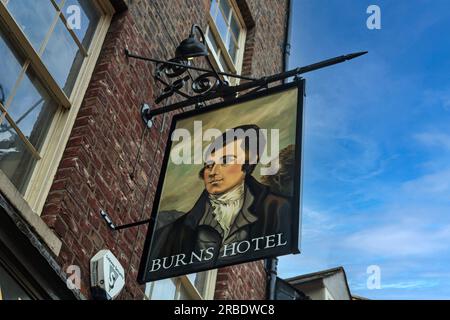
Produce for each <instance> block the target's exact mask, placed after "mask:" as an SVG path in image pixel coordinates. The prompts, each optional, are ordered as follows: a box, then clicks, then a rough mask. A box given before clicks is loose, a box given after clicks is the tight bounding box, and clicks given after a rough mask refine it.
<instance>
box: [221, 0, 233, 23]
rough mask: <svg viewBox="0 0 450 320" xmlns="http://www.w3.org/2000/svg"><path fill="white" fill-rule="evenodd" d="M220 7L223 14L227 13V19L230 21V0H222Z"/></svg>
mask: <svg viewBox="0 0 450 320" xmlns="http://www.w3.org/2000/svg"><path fill="white" fill-rule="evenodd" d="M220 8H221V9H222V11H223V14H224V15H225V21H228V17H229V16H230V11H231V8H230V4H229V3H228V0H220Z"/></svg>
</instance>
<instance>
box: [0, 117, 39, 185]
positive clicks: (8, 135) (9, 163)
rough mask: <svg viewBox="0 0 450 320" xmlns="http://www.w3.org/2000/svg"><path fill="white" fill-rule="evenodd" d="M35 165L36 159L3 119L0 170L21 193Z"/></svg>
mask: <svg viewBox="0 0 450 320" xmlns="http://www.w3.org/2000/svg"><path fill="white" fill-rule="evenodd" d="M35 165H36V159H35V158H34V157H33V156H32V155H31V153H30V152H29V151H28V149H27V148H26V146H25V144H24V143H23V142H22V140H20V138H19V136H18V135H17V133H16V132H15V131H14V129H13V128H12V127H11V125H10V124H9V123H8V121H7V120H4V121H3V122H2V123H1V124H0V170H2V171H3V173H4V174H5V175H6V176H7V177H8V178H9V180H10V181H11V182H12V183H13V184H14V185H15V186H16V188H17V189H18V190H19V191H20V192H22V193H23V192H24V191H25V187H26V185H27V183H28V181H29V178H30V175H31V172H32V170H33V168H34V166H35Z"/></svg>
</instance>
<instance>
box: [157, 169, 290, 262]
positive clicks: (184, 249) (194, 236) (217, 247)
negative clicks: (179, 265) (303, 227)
mask: <svg viewBox="0 0 450 320" xmlns="http://www.w3.org/2000/svg"><path fill="white" fill-rule="evenodd" d="M244 194H245V196H244V202H243V206H242V209H241V210H240V211H239V213H238V215H237V216H236V218H235V219H234V221H233V222H232V224H231V227H230V231H229V233H228V235H227V237H226V238H225V239H224V238H223V236H224V233H223V230H222V228H221V227H220V225H219V224H218V223H217V222H216V221H213V220H212V219H205V217H206V216H207V215H210V214H211V206H210V204H209V199H208V193H207V192H206V190H205V191H203V193H202V194H201V196H200V197H199V199H198V200H197V202H196V203H195V205H194V207H193V208H192V209H191V210H190V211H189V212H187V213H186V214H184V215H183V216H181V217H180V218H178V219H177V220H175V221H174V222H172V223H169V224H168V225H166V226H163V227H161V228H160V229H158V230H157V231H156V233H155V235H154V237H153V242H154V243H153V244H152V255H151V259H158V258H163V257H170V256H174V255H177V254H186V255H187V256H189V255H190V254H191V252H192V251H195V252H197V253H198V252H200V250H202V249H206V248H210V247H214V259H212V260H211V261H209V262H208V263H209V264H210V267H216V266H220V265H221V264H225V263H226V264H231V263H233V261H234V260H238V259H242V255H234V256H228V257H222V253H223V251H222V250H223V246H224V245H226V244H230V243H235V242H240V241H244V240H247V241H250V240H251V239H254V238H258V237H265V236H269V235H275V234H280V233H282V234H283V236H282V237H283V241H287V244H286V245H285V246H284V247H283V248H270V249H265V250H257V251H255V250H249V251H248V253H246V254H248V255H249V256H248V257H247V256H246V259H245V260H256V259H257V258H259V256H267V255H268V254H270V253H271V252H273V255H277V254H276V253H277V251H279V250H280V249H282V250H283V251H286V250H287V249H289V250H290V249H291V246H292V245H291V243H292V237H291V236H292V233H291V230H292V221H291V220H292V219H291V217H292V212H291V207H292V206H291V200H290V199H288V198H286V197H283V196H280V195H276V194H274V193H271V192H270V188H269V187H268V186H266V185H263V184H261V183H259V182H258V181H256V179H255V178H253V177H252V176H251V175H249V176H247V178H246V180H245V191H244ZM159 214H164V215H166V214H169V215H170V214H171V212H160V213H159ZM260 247H264V243H263V242H260ZM253 249H254V248H253Z"/></svg>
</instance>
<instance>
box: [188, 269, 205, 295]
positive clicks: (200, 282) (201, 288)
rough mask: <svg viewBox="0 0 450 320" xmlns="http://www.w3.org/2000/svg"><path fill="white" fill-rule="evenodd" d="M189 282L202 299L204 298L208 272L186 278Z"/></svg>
mask: <svg viewBox="0 0 450 320" xmlns="http://www.w3.org/2000/svg"><path fill="white" fill-rule="evenodd" d="M187 277H188V279H189V281H190V282H191V283H192V284H193V285H194V287H195V288H196V289H197V291H198V292H199V293H200V295H201V296H202V297H205V285H206V280H207V277H208V272H207V271H205V272H199V273H193V274H190V275H188V276H187Z"/></svg>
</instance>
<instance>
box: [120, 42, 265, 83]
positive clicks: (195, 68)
mask: <svg viewBox="0 0 450 320" xmlns="http://www.w3.org/2000/svg"><path fill="white" fill-rule="evenodd" d="M125 55H126V56H127V57H128V58H133V59H137V60H142V61H150V62H154V63H164V64H168V65H171V66H174V67H180V68H186V69H191V70H197V71H202V72H214V70H208V69H204V68H200V67H194V66H188V65H185V64H181V63H176V62H172V61H163V60H158V59H153V58H148V57H142V56H139V55H136V54H134V53H131V52H129V51H128V50H127V49H125ZM217 73H218V74H220V75H222V76H227V77H232V78H238V79H243V80H249V81H255V80H257V79H255V78H252V77H246V76H242V75H237V74H233V73H227V72H219V71H217Z"/></svg>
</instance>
